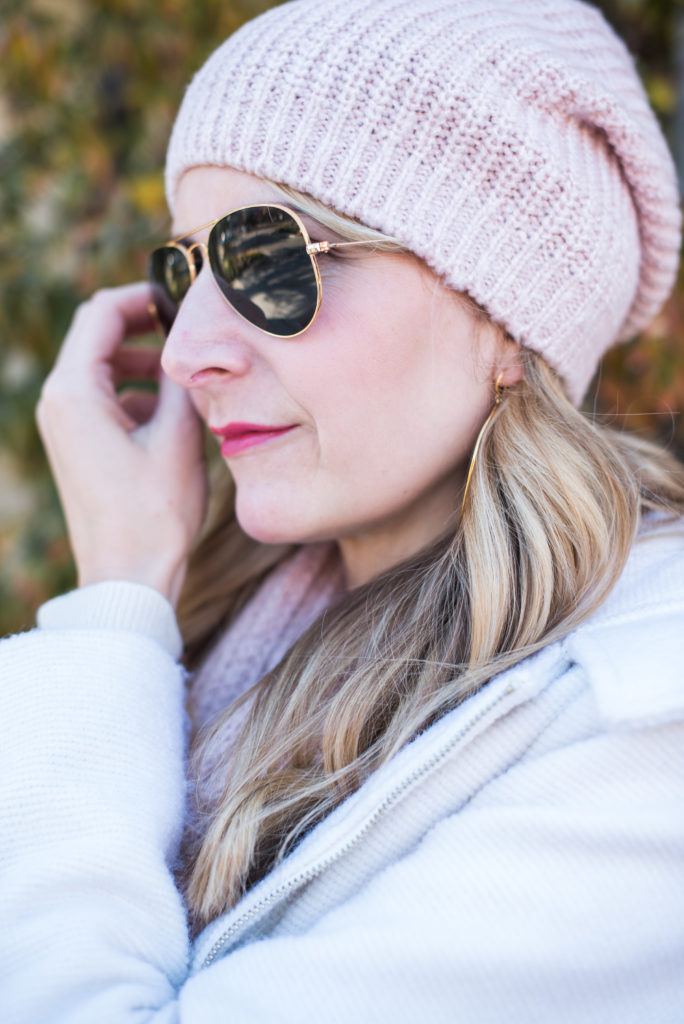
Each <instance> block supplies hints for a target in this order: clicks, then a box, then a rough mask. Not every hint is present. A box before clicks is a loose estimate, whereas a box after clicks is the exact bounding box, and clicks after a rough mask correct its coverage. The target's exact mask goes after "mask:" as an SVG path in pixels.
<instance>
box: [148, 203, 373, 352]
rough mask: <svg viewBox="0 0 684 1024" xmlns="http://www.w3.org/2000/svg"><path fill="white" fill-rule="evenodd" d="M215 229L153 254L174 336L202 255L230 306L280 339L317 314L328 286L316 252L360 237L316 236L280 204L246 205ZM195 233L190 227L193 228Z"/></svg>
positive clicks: (164, 320) (158, 297)
mask: <svg viewBox="0 0 684 1024" xmlns="http://www.w3.org/2000/svg"><path fill="white" fill-rule="evenodd" d="M207 227H210V228H211V230H210V232H209V237H208V238H207V241H206V244H205V243H203V242H193V243H192V244H186V243H187V240H188V237H189V236H188V235H185V236H183V237H181V238H176V239H173V240H172V241H170V242H167V243H166V245H162V246H161V247H160V248H158V249H155V250H154V251H153V252H152V253H151V255H150V257H149V260H148V266H147V276H148V279H149V281H150V282H151V284H152V290H153V297H154V308H153V312H154V313H156V317H157V319H158V320H159V325H160V327H161V329H162V331H163V332H164V334H165V335H166V334H168V333H169V331H170V329H171V325H172V323H173V321H174V318H175V316H176V313H177V312H178V309H179V306H180V304H181V302H182V301H183V299H184V297H185V296H186V295H187V293H188V290H189V288H190V286H191V285H192V283H193V281H195V279H196V278H197V275H198V274H199V272H200V270H201V269H202V266H203V262H204V260H205V259H206V260H208V263H209V267H210V269H211V272H212V274H213V276H214V280H215V281H216V284H217V285H218V287H219V290H220V292H221V294H222V295H223V297H224V298H225V299H226V301H227V302H228V304H229V305H230V306H231V307H232V308H233V309H234V310H235V312H236V313H238V314H239V315H240V316H241V317H242V318H243V320H246V321H247V322H248V323H250V324H252V325H253V326H254V327H258V328H259V330H260V331H264V333H265V334H270V335H271V336H272V337H276V338H295V337H296V336H297V335H298V334H302V333H303V332H304V331H305V330H307V328H309V327H311V325H312V323H313V322H314V320H315V319H316V317H317V316H318V312H319V310H320V308H321V298H322V284H321V275H320V271H319V269H318V263H317V262H316V257H317V256H320V255H322V254H324V253H327V252H330V250H331V249H340V248H343V247H346V246H352V245H377V244H378V243H377V242H376V241H373V240H372V239H368V240H367V241H359V242H312V241H311V238H310V237H309V233H308V232H307V230H306V227H305V226H304V224H303V223H302V221H301V219H300V218H299V216H298V215H297V214H296V213H295V212H294V211H293V210H290V209H288V208H287V207H286V206H279V205H278V204H277V203H268V204H261V205H258V206H243V207H241V208H240V209H239V210H232V211H231V212H230V213H227V214H225V215H224V216H223V217H220V218H219V219H218V220H215V221H210V222H209V223H208V224H203V225H202V226H201V227H200V228H197V229H196V230H197V231H202V230H203V229H204V228H207ZM194 233H195V232H192V234H194Z"/></svg>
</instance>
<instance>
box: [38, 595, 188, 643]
mask: <svg viewBox="0 0 684 1024" xmlns="http://www.w3.org/2000/svg"><path fill="white" fill-rule="evenodd" d="M36 621H37V625H38V628H39V629H109V630H117V631H121V632H127V633H142V634H143V635H145V636H148V637H150V638H151V639H152V640H156V641H157V643H159V644H161V646H162V647H163V648H164V649H165V650H167V651H168V653H169V654H170V655H171V657H172V658H173V659H174V660H175V661H177V660H178V659H179V658H180V656H181V653H182V651H183V640H182V637H181V634H180V630H179V629H178V623H177V621H176V614H175V612H174V610H173V607H172V605H171V604H170V603H169V601H167V600H166V598H165V597H164V596H163V595H162V594H160V593H159V591H158V590H154V589H153V588H152V587H146V586H144V585H143V584H141V583H129V582H127V581H124V580H108V581H107V582H104V583H92V584H90V585H89V586H86V587H79V588H78V589H77V590H72V591H70V592H69V593H68V594H63V595H61V596H60V597H54V598H52V600H50V601H46V602H45V604H43V605H41V606H40V608H39V609H38V613H37V617H36Z"/></svg>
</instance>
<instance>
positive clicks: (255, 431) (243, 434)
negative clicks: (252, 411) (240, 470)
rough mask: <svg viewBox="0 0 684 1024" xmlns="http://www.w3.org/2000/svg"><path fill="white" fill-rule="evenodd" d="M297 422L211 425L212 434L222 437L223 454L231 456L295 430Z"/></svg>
mask: <svg viewBox="0 0 684 1024" xmlns="http://www.w3.org/2000/svg"><path fill="white" fill-rule="evenodd" d="M296 426H297V424H296V423H293V424H291V425H290V426H289V427H271V426H263V425H262V424H260V423H229V424H228V425H227V426H225V427H210V430H211V432H212V434H216V435H217V436H218V437H222V438H223V439H224V440H223V444H222V445H221V454H222V455H224V456H226V457H229V456H231V455H237V454H238V452H244V451H246V450H247V449H248V448H253V447H254V446H255V445H257V444H264V443H265V442H266V441H272V440H273V439H274V438H276V437H281V436H282V435H283V434H287V433H288V431H290V430H294V428H295V427H296Z"/></svg>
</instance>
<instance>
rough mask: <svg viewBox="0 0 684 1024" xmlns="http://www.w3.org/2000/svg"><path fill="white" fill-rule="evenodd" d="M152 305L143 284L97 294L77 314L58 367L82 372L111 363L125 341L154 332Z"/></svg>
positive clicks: (149, 287) (149, 292)
mask: <svg viewBox="0 0 684 1024" xmlns="http://www.w3.org/2000/svg"><path fill="white" fill-rule="evenodd" d="M151 303H152V288H151V286H150V285H149V284H148V283H147V282H146V281H139V282H136V283H135V284H130V285H123V286H122V287H120V288H108V289H103V290H102V291H99V292H96V293H95V294H94V295H93V297H92V298H91V299H90V300H89V301H88V302H85V303H84V304H83V305H82V306H79V308H78V310H77V311H76V315H75V316H74V319H73V321H72V324H71V327H70V329H69V332H68V334H67V336H66V338H65V339H64V342H63V344H62V348H61V350H60V353H59V356H58V360H57V364H58V365H61V366H68V367H69V368H72V369H74V368H78V367H83V368H84V369H85V368H92V367H93V366H95V365H98V364H101V363H102V362H108V361H110V360H111V358H112V356H113V354H114V352H115V351H116V350H117V349H118V347H119V346H120V344H121V342H122V341H123V339H124V338H127V337H131V336H133V335H136V334H140V333H142V332H146V331H153V330H154V318H153V315H152V313H151V312H150V305H151Z"/></svg>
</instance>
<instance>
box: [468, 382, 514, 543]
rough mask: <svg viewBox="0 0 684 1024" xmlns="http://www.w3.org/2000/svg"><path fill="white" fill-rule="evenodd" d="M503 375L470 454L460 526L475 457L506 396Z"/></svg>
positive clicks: (497, 384) (495, 384) (495, 387)
mask: <svg viewBox="0 0 684 1024" xmlns="http://www.w3.org/2000/svg"><path fill="white" fill-rule="evenodd" d="M502 377H503V370H502V371H501V373H500V374H499V376H498V377H497V378H496V380H495V382H494V405H493V406H492V410H491V412H490V413H489V416H488V417H487V419H486V420H485V421H484V423H483V424H482V427H481V428H480V433H479V434H478V435H477V441H476V442H475V447H474V448H473V454H472V455H471V456H470V466H469V468H468V476H467V477H466V485H465V490H464V491H463V499H462V501H461V511H460V513H459V516H458V525H459V526H460V525H461V523H462V522H463V511H464V509H465V503H466V498H467V496H468V488H469V487H470V481H471V479H472V475H473V470H474V469H475V459H476V458H477V453H478V452H479V450H480V445H481V443H482V438H483V437H484V433H485V430H486V429H487V427H488V426H489V424H490V423H491V421H492V419H493V418H494V414H495V412H496V410H497V409H498V408H499V406H500V405H501V402H502V400H503V396H504V391H505V390H506V389H505V388H504V386H503V385H502V383H501V378H502Z"/></svg>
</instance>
